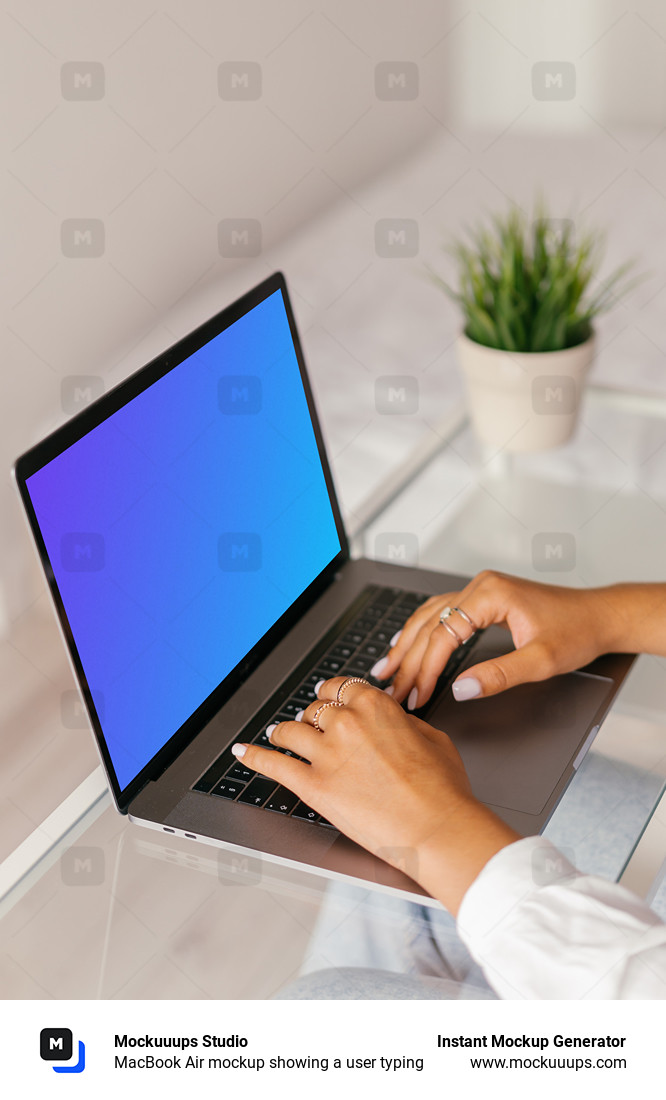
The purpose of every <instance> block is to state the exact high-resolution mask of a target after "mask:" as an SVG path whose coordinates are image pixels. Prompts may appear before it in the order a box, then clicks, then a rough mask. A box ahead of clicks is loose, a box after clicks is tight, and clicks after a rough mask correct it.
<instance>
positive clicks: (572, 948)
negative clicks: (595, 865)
mask: <svg viewBox="0 0 666 1100" xmlns="http://www.w3.org/2000/svg"><path fill="white" fill-rule="evenodd" d="M458 932H459V934H460V937H461V939H462V940H463V942H464V943H465V944H466V946H467V948H468V949H469V951H470V953H471V954H472V956H473V957H474V958H475V959H476V961H477V962H478V963H479V964H480V966H481V967H482V969H483V972H484V974H485V976H486V979H487V980H488V982H489V983H490V985H491V986H492V987H493V989H494V990H495V992H496V993H497V994H498V996H500V997H502V998H506V999H509V998H528V999H529V998H535V999H536V998H538V999H541V1000H547V999H560V998H566V999H567V1000H579V999H583V1000H584V999H591V1000H598V999H624V998H666V924H663V923H662V922H661V921H660V920H659V917H658V916H657V915H656V913H654V912H653V911H652V910H651V909H650V908H648V906H647V905H646V904H645V903H644V902H642V901H641V900H640V898H638V897H636V896H635V895H634V894H631V893H630V892H629V891H628V890H625V889H624V887H622V886H617V885H616V884H615V883H611V882H606V881H605V880H604V879H601V878H597V877H596V876H594V875H584V874H581V873H580V872H579V871H577V870H576V869H575V867H573V866H572V864H571V863H569V861H568V860H567V859H566V858H565V857H564V856H563V855H562V854H561V853H560V852H558V850H557V848H555V847H554V846H553V845H552V844H551V843H550V841H548V840H545V839H544V838H543V837H527V838H525V839H524V840H518V841H516V843H515V844H510V845H509V846H508V847H507V848H503V849H502V850H501V851H500V852H498V853H497V855H495V856H493V858H492V859H491V860H490V861H489V862H488V863H487V864H486V866H485V867H484V869H483V871H482V872H481V874H480V875H479V876H478V878H477V879H476V881H475V882H473V883H472V885H471V886H470V888H469V890H468V891H467V893H466V894H465V897H464V898H463V902H462V905H461V907H460V912H459V914H458Z"/></svg>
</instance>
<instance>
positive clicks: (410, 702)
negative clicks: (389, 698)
mask: <svg viewBox="0 0 666 1100" xmlns="http://www.w3.org/2000/svg"><path fill="white" fill-rule="evenodd" d="M418 697H419V689H418V688H412V690H411V691H410V693H409V695H408V696H407V710H414V707H415V706H416V700H417V699H418Z"/></svg>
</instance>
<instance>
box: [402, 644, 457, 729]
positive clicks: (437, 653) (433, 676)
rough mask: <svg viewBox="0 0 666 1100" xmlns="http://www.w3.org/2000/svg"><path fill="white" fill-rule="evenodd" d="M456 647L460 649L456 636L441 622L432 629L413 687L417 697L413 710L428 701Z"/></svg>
mask: <svg viewBox="0 0 666 1100" xmlns="http://www.w3.org/2000/svg"><path fill="white" fill-rule="evenodd" d="M454 629H457V628H454ZM456 649H458V643H457V642H456V640H455V638H453V637H452V635H451V634H449V632H448V630H447V629H446V627H445V626H443V625H442V624H441V623H440V624H439V625H438V626H437V627H435V629H434V630H433V631H432V633H431V635H430V638H429V640H428V645H427V647H426V650H425V652H424V654H423V657H422V659H421V665H420V667H419V669H418V671H417V674H416V678H415V680H414V688H413V689H412V690H414V689H415V690H416V698H415V700H414V706H413V707H411V708H410V709H411V710H415V709H416V708H417V707H422V706H424V705H425V704H426V703H427V702H428V699H429V698H430V696H431V695H432V693H433V691H434V690H435V685H436V684H437V681H438V679H439V677H440V676H441V674H442V672H443V671H444V669H445V668H446V666H447V664H448V661H449V659H450V657H451V655H452V653H454V652H455V650H456Z"/></svg>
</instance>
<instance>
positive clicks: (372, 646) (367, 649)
mask: <svg viewBox="0 0 666 1100" xmlns="http://www.w3.org/2000/svg"><path fill="white" fill-rule="evenodd" d="M385 649H386V646H384V645H380V644H379V642H366V643H365V645H362V646H361V649H360V651H359V655H360V656H361V657H374V659H375V660H377V659H378V658H379V657H381V655H382V653H383V652H384V650H385ZM353 659H354V661H355V660H356V657H354V658H353Z"/></svg>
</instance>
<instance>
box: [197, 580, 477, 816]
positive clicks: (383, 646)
mask: <svg viewBox="0 0 666 1100" xmlns="http://www.w3.org/2000/svg"><path fill="white" fill-rule="evenodd" d="M427 598H428V597H427V596H425V595H423V594H422V593H420V592H405V591H404V590H403V589H400V588H379V587H376V586H371V587H369V588H367V589H365V590H364V591H363V592H362V593H361V596H360V597H359V599H358V600H356V601H355V602H354V604H353V605H352V607H351V608H350V609H348V611H347V612H346V613H345V614H344V615H343V616H342V618H341V619H340V620H339V621H338V622H337V623H336V625H335V626H334V627H333V628H332V629H331V630H330V631H329V633H328V634H327V635H326V638H325V639H323V641H322V642H320V643H319V644H318V645H317V647H316V648H315V650H314V651H313V652H312V653H311V654H310V655H309V657H307V658H306V659H305V660H304V661H303V662H302V663H301V665H300V666H299V668H298V670H297V671H296V673H294V674H293V675H292V676H290V677H289V680H288V681H287V682H285V684H283V685H282V687H281V688H280V689H278V691H277V692H276V693H275V695H274V696H273V697H272V698H273V702H272V704H271V703H268V704H267V706H266V707H264V708H263V710H262V712H261V713H260V715H258V716H256V717H255V718H254V719H252V722H251V723H249V724H248V726H246V727H245V729H244V730H242V731H241V732H240V733H239V735H238V737H237V738H236V740H237V741H243V742H246V743H247V742H254V744H256V745H261V746H263V747H264V748H267V749H272V750H273V751H274V752H282V753H286V755H287V756H296V753H293V752H290V751H288V750H287V749H281V748H278V747H277V746H276V745H273V744H272V742H271V741H270V740H269V739H268V737H267V736H266V729H267V727H268V726H270V725H272V724H273V722H284V721H289V720H293V718H294V717H295V715H296V713H297V712H298V711H299V710H305V708H306V707H307V706H309V705H310V703H312V702H313V701H314V699H315V698H316V696H315V690H314V689H315V685H316V684H317V683H318V682H319V680H329V679H331V677H333V676H361V677H363V679H365V680H368V682H369V683H372V684H376V683H378V681H377V680H373V678H372V677H371V676H370V669H371V668H372V666H373V665H374V664H375V663H376V662H377V661H378V660H379V659H380V657H383V656H384V655H385V654H386V653H387V652H388V650H389V648H390V641H391V638H392V637H393V635H394V634H395V633H396V631H398V630H401V629H402V627H403V626H404V624H405V622H406V621H407V619H408V618H409V616H410V615H411V614H412V613H413V612H414V611H415V610H416V608H417V607H419V606H420V605H421V604H422V603H423V602H424V600H426V599H427ZM468 652H469V650H468V648H467V647H463V646H461V647H460V648H459V649H457V650H455V651H454V653H453V655H452V657H451V660H450V661H449V663H448V665H447V666H446V669H445V671H444V674H443V676H444V677H446V679H447V680H448V681H450V680H451V679H453V677H454V676H455V674H456V671H457V669H458V666H459V665H460V664H461V662H462V660H463V659H464V657H465V656H466V655H467V653H468ZM281 696H282V697H283V698H282V701H281V702H279V704H278V705H277V707H276V704H275V700H276V698H278V699H279V698H280V697H281ZM258 724H259V725H258ZM257 728H259V732H257ZM296 758H297V759H302V757H296ZM192 789H193V790H195V791H200V792H201V793H203V794H207V795H211V796H213V797H216V798H226V799H228V800H229V801H233V802H242V803H243V804H244V805H247V806H257V807H259V808H261V809H264V810H268V811H270V812H271V813H276V814H283V815H284V816H290V817H295V818H298V819H299V820H301V821H310V822H312V823H313V824H316V825H321V826H323V827H324V828H330V829H332V828H334V826H333V825H331V823H330V821H327V820H326V819H325V818H323V817H322V816H321V815H320V814H318V813H317V812H316V810H313V809H311V808H310V807H309V806H306V805H305V803H303V802H300V801H299V799H298V798H297V796H296V795H295V794H293V792H292V791H289V790H287V788H286V787H281V786H279V784H277V783H276V782H275V781H274V780H272V779H268V778H267V777H266V776H263V775H258V774H257V773H256V772H253V771H251V770H250V769H249V768H246V767H245V766H244V765H243V763H242V761H239V760H237V759H236V757H235V756H234V755H233V753H232V752H231V747H229V748H227V749H225V750H224V752H223V753H222V754H221V755H220V756H219V757H218V758H217V760H216V761H215V762H214V763H213V764H211V766H210V767H209V768H208V769H207V771H206V772H204V774H203V775H202V776H201V778H200V779H199V780H197V782H196V783H195V784H194V785H193V787H192Z"/></svg>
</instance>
